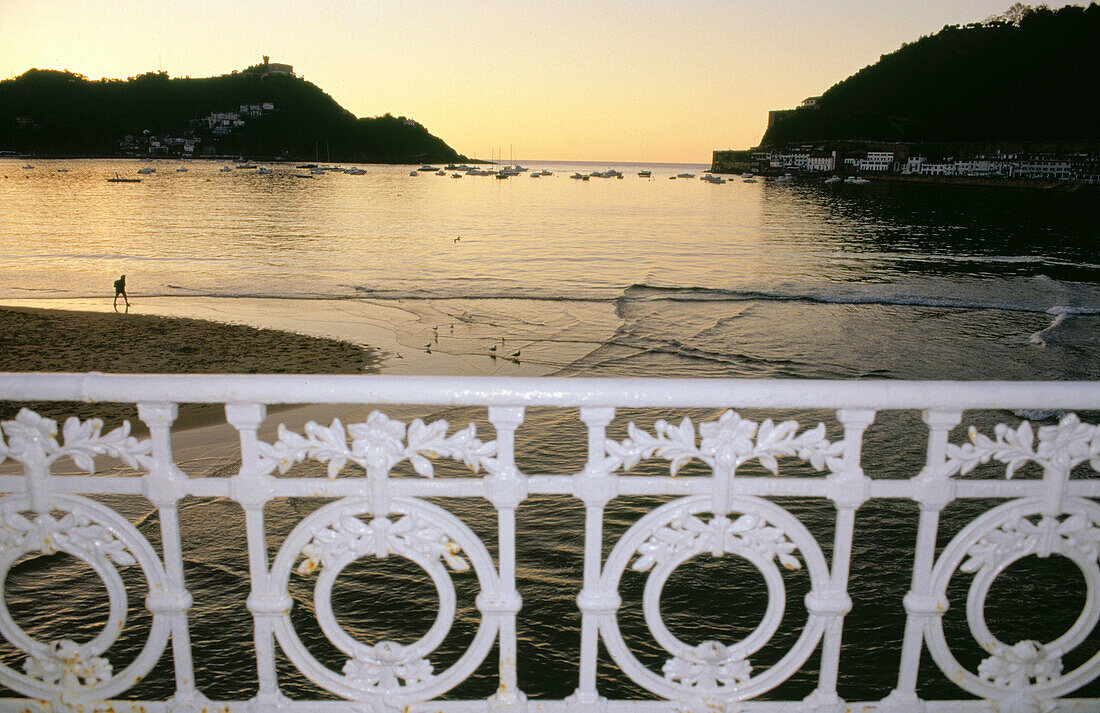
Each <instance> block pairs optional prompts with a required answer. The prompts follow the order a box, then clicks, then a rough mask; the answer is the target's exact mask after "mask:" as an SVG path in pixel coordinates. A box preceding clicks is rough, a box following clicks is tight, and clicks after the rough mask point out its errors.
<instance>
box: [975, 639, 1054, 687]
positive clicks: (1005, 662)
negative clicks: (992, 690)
mask: <svg viewBox="0 0 1100 713" xmlns="http://www.w3.org/2000/svg"><path fill="white" fill-rule="evenodd" d="M978 675H979V676H980V677H981V678H983V679H984V680H986V681H989V682H990V683H992V684H994V685H996V686H1003V687H1005V688H1008V689H1017V690H1023V689H1026V688H1028V687H1030V686H1032V685H1035V684H1040V683H1049V682H1050V681H1052V680H1054V679H1055V678H1058V677H1059V676H1061V675H1062V659H1061V657H1059V656H1051V655H1050V654H1049V652H1047V650H1046V648H1045V647H1044V646H1043V645H1042V644H1040V643H1039V642H1037V641H1031V640H1027V641H1021V642H1019V643H1018V644H1016V645H1015V646H1013V647H1011V648H1008V647H1001V649H1000V650H999V651H997V652H996V653H994V654H993V656H990V657H989V658H987V659H985V660H984V661H982V662H981V664H979V665H978Z"/></svg>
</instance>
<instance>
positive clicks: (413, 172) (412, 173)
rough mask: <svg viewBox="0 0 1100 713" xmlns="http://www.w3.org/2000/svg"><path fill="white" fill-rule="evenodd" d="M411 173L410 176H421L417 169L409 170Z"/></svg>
mask: <svg viewBox="0 0 1100 713" xmlns="http://www.w3.org/2000/svg"><path fill="white" fill-rule="evenodd" d="M409 175H410V176H419V175H420V174H419V173H417V172H416V171H409Z"/></svg>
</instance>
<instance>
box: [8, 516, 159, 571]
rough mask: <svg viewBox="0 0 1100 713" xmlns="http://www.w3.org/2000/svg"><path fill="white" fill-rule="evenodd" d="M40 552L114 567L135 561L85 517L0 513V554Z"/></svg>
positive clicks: (110, 534)
mask: <svg viewBox="0 0 1100 713" xmlns="http://www.w3.org/2000/svg"><path fill="white" fill-rule="evenodd" d="M10 549H16V550H17V551H19V552H41V553H42V554H45V555H52V554H54V553H56V552H57V551H58V550H65V551H67V552H70V553H72V554H73V555H76V556H77V557H80V558H82V559H84V560H85V561H86V562H89V563H97V564H104V565H105V564H106V561H107V560H108V559H109V560H111V561H112V562H114V563H115V564H117V565H120V566H128V565H132V564H135V563H136V562H137V560H136V559H134V556H133V555H132V554H130V552H129V550H127V549H126V546H125V545H124V544H123V543H122V542H121V541H120V540H119V539H118V538H117V537H115V536H114V534H113V533H112V532H111V531H110V530H108V529H107V528H106V527H103V526H102V525H99V524H97V523H93V522H92V521H91V520H89V519H88V518H87V517H85V516H84V515H81V514H79V513H75V512H69V513H66V514H65V515H64V516H62V518H61V519H60V520H56V519H54V517H53V516H52V515H49V514H46V513H43V514H39V515H37V516H36V517H35V518H34V519H33V520H31V519H29V518H27V517H26V516H25V515H23V514H21V513H20V512H18V511H17V510H16V508H15V507H13V506H12V505H5V506H4V507H3V509H2V510H0V552H7V551H8V550H10Z"/></svg>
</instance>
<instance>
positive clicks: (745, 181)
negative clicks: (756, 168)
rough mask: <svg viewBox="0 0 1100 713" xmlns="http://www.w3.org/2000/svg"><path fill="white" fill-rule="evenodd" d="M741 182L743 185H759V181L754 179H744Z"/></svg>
mask: <svg viewBox="0 0 1100 713" xmlns="http://www.w3.org/2000/svg"><path fill="white" fill-rule="evenodd" d="M741 182H742V183H758V181H757V180H756V179H755V178H752V177H749V178H742V179H741Z"/></svg>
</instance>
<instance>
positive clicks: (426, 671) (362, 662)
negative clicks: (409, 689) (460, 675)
mask: <svg viewBox="0 0 1100 713" xmlns="http://www.w3.org/2000/svg"><path fill="white" fill-rule="evenodd" d="M343 673H344V676H346V677H347V681H348V683H350V684H351V685H352V686H354V687H356V688H358V689H359V690H361V691H364V692H368V691H371V690H373V689H381V690H383V691H391V690H396V689H397V688H399V687H400V684H399V683H398V680H397V679H401V680H402V681H404V682H405V685H406V686H408V685H411V684H415V683H420V682H422V681H426V680H428V679H429V678H430V677H431V675H432V665H431V664H430V663H428V660H427V659H424V658H419V657H415V656H413V655H412V654H410V653H409V650H408V649H406V647H404V646H402V645H401V644H398V643H396V642H393V641H380V642H378V643H377V644H375V645H374V646H372V647H370V650H369V653H366V654H364V653H356V655H355V658H353V659H350V660H349V661H348V662H347V663H346V664H344V669H343Z"/></svg>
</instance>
